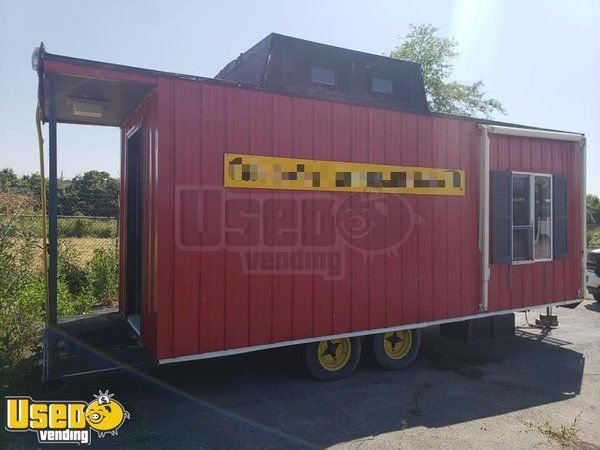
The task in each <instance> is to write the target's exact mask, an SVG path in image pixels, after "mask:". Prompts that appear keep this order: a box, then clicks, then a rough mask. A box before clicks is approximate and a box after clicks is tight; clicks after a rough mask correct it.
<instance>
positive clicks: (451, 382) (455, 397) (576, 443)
mask: <svg viewBox="0 0 600 450" xmlns="http://www.w3.org/2000/svg"><path fill="white" fill-rule="evenodd" d="M540 312H541V311H532V312H530V313H529V320H530V321H533V320H534V319H535V318H536V317H537V315H538V314H539V313H540ZM555 312H556V313H557V314H558V316H559V321H560V325H559V327H558V328H557V329H555V330H552V331H551V332H550V333H545V332H543V331H542V330H539V329H536V328H530V327H528V326H527V324H526V317H525V315H524V314H522V313H520V314H517V315H516V325H517V332H516V336H515V337H511V338H506V339H498V340H495V341H488V342H483V343H477V344H465V343H462V342H457V341H452V340H449V339H446V338H442V337H440V336H439V332H438V329H437V328H431V329H427V330H425V332H424V335H423V344H422V351H421V353H420V356H419V357H418V358H417V360H416V362H415V363H414V364H413V365H412V366H411V367H410V368H407V369H405V370H403V371H398V372H390V371H383V370H380V369H379V368H378V367H377V366H376V364H375V362H374V361H373V359H372V357H370V355H368V354H366V355H365V357H364V358H363V360H362V361H361V364H360V366H359V368H358V370H357V371H356V373H355V374H354V375H353V376H352V377H350V378H349V379H346V380H342V381H336V382H329V383H319V382H315V381H312V379H310V378H309V377H308V376H307V375H306V374H305V373H304V371H303V370H302V366H301V364H300V361H299V357H298V355H299V351H298V349H297V348H294V347H290V348H284V349H277V350H272V351H264V352H258V353H254V354H246V355H240V356H233V357H228V358H220V359H215V360H207V361H199V362H195V363H186V364H179V365H172V366H166V367H162V368H160V369H159V370H156V371H155V372H154V373H153V374H152V376H151V377H149V378H143V377H139V378H138V377H136V376H134V375H132V376H128V377H124V376H121V377H120V378H112V379H108V378H106V377H105V378H96V379H89V378H88V379H86V380H80V381H77V382H72V383H71V384H70V385H66V386H62V387H61V388H60V389H56V388H55V389H54V390H52V389H49V388H44V389H41V388H37V387H36V388H35V389H33V390H32V391H29V392H23V394H28V395H32V396H33V397H34V398H43V399H56V398H63V399H82V400H91V396H92V394H93V393H95V392H97V391H98V389H110V390H111V392H114V393H115V398H117V399H118V400H119V401H121V403H123V405H124V406H125V407H126V409H128V410H129V411H130V412H131V420H130V421H127V422H126V423H125V424H124V425H123V427H122V428H121V429H120V430H119V435H118V436H116V437H113V436H107V437H105V438H103V439H99V438H97V437H96V436H95V435H94V436H93V438H92V446H100V447H107V446H109V447H112V446H114V445H121V446H125V447H127V448H129V447H133V448H164V447H170V448H232V447H235V448H261V449H262V448H283V447H285V448H300V447H336V448H359V447H360V448H361V449H364V448H410V449H413V448H432V447H434V448H437V447H443V448H457V449H458V448H460V449H465V448H478V449H480V448H489V447H494V448H511V449H516V448H533V447H542V448H543V447H549V448H554V447H556V448H560V447H572V448H588V449H600V304H598V303H596V302H592V301H585V302H584V303H582V304H581V305H579V306H578V307H577V308H576V309H574V310H570V309H565V308H558V309H555ZM34 391H35V392H34ZM3 433H6V432H4V431H3ZM5 437H6V436H5ZM9 439H10V440H9V445H10V446H11V447H13V448H24V447H31V446H34V445H35V444H36V439H35V435H34V434H32V433H20V434H12V435H10V436H9Z"/></svg>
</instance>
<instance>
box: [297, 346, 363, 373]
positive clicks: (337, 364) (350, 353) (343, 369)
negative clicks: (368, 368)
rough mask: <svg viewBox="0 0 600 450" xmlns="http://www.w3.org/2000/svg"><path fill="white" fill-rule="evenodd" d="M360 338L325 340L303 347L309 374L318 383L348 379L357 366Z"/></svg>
mask: <svg viewBox="0 0 600 450" xmlns="http://www.w3.org/2000/svg"><path fill="white" fill-rule="evenodd" d="M360 353H361V342H360V338H356V337H354V338H341V339H327V340H325V341H321V342H313V343H310V344H306V345H305V362H306V367H307V369H308V371H309V372H310V374H311V375H312V376H313V377H314V378H316V379H317V380H320V381H331V380H340V379H342V378H346V377H349V376H350V375H352V372H354V370H355V369H356V366H358V361H359V360H360Z"/></svg>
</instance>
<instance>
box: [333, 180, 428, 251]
mask: <svg viewBox="0 0 600 450" xmlns="http://www.w3.org/2000/svg"><path fill="white" fill-rule="evenodd" d="M333 213H334V216H335V225H336V229H337V231H338V233H339V234H340V235H341V237H342V238H343V240H344V241H345V242H346V244H347V245H349V246H350V247H352V248H353V249H355V250H358V251H359V252H361V253H363V254H364V255H365V256H370V257H372V256H376V255H382V254H383V255H385V254H397V253H398V249H399V248H400V247H401V246H402V245H403V244H404V243H405V242H406V240H407V239H408V238H409V237H410V235H411V234H412V232H413V231H414V227H415V225H422V224H423V219H422V218H421V217H420V216H418V215H417V214H415V213H414V212H413V209H412V207H411V205H410V203H409V202H407V201H406V200H405V199H404V198H403V197H402V196H401V195H393V194H385V195H382V194H375V193H363V192H359V193H354V194H350V195H348V196H346V197H345V198H344V199H343V200H342V201H341V202H338V203H336V204H335V205H334V211H333Z"/></svg>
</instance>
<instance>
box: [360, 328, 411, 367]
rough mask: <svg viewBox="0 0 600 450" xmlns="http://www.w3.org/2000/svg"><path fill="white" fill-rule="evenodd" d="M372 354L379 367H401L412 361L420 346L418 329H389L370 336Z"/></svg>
mask: <svg viewBox="0 0 600 450" xmlns="http://www.w3.org/2000/svg"><path fill="white" fill-rule="evenodd" d="M371 345H372V347H373V354H374V355H375V359H376V360H377V362H378V363H379V365H380V366H381V367H383V368H384V369H388V370H396V369H402V368H404V367H406V366H408V365H410V363H412V362H413V361H414V360H415V358H416V357H417V354H418V353H419V347H420V346H421V333H420V332H419V330H400V331H389V332H387V333H381V334H375V335H373V337H372V338H371Z"/></svg>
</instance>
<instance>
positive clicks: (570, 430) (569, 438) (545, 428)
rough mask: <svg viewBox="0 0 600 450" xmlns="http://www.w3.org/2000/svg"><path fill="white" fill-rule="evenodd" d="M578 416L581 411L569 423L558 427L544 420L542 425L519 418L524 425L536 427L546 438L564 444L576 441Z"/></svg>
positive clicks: (579, 416)
mask: <svg viewBox="0 0 600 450" xmlns="http://www.w3.org/2000/svg"><path fill="white" fill-rule="evenodd" d="M580 418H581V413H579V414H577V416H576V417H575V419H573V422H571V423H569V424H568V425H560V426H558V427H556V426H554V425H552V424H551V423H550V422H547V421H546V422H544V424H543V425H536V424H534V423H532V422H527V421H525V420H523V419H519V420H521V422H523V423H524V424H525V425H527V426H529V427H530V428H535V429H537V430H538V431H539V432H540V433H542V434H543V435H544V436H546V437H547V438H548V439H552V440H553V441H556V442H558V443H559V444H561V445H563V446H565V445H568V444H572V443H574V442H575V441H577V436H578V433H579V428H578V427H577V423H578V422H579V419H580Z"/></svg>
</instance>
